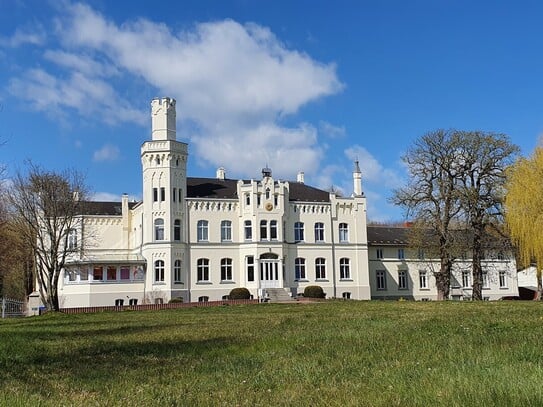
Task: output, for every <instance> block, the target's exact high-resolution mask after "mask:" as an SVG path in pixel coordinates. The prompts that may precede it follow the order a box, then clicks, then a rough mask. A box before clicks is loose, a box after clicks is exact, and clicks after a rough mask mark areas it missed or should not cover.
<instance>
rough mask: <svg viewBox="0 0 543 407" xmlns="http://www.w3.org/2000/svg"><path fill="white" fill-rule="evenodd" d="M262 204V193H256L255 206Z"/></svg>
mask: <svg viewBox="0 0 543 407" xmlns="http://www.w3.org/2000/svg"><path fill="white" fill-rule="evenodd" d="M260 205H262V194H257V195H256V206H258V207H260Z"/></svg>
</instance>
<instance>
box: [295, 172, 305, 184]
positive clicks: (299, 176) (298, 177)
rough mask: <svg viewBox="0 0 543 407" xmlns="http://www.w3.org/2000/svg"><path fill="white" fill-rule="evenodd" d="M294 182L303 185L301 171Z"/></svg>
mask: <svg viewBox="0 0 543 407" xmlns="http://www.w3.org/2000/svg"><path fill="white" fill-rule="evenodd" d="M296 181H297V182H299V183H300V184H303V183H304V172H303V171H300V172H299V173H298V176H297V177H296Z"/></svg>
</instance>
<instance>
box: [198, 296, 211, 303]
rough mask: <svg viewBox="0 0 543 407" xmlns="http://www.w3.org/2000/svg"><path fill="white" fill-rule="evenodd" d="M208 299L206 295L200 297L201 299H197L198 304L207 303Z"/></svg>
mask: <svg viewBox="0 0 543 407" xmlns="http://www.w3.org/2000/svg"><path fill="white" fill-rule="evenodd" d="M208 301H209V297H208V296H207V295H202V296H201V297H198V302H208Z"/></svg>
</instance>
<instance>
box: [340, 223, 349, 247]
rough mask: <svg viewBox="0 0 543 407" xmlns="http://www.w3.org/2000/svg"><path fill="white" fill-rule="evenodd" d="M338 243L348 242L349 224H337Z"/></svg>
mask: <svg viewBox="0 0 543 407" xmlns="http://www.w3.org/2000/svg"><path fill="white" fill-rule="evenodd" d="M339 241H340V243H348V242H349V224H347V223H345V222H342V223H340V224H339Z"/></svg>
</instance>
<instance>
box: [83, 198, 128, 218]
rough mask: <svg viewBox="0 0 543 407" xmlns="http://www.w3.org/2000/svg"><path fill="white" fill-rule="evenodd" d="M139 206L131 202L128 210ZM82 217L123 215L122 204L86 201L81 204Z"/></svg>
mask: <svg viewBox="0 0 543 407" xmlns="http://www.w3.org/2000/svg"><path fill="white" fill-rule="evenodd" d="M136 205H137V202H129V203H128V208H129V209H132V208H133V207H134V206H136ZM81 214H82V215H114V216H115V215H116V216H121V215H122V204H121V202H99V201H84V202H81Z"/></svg>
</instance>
